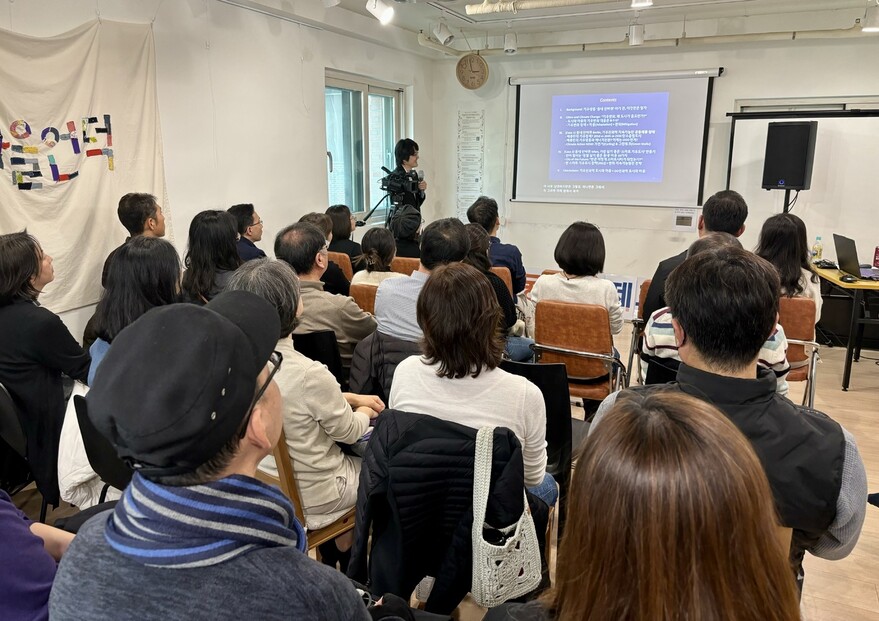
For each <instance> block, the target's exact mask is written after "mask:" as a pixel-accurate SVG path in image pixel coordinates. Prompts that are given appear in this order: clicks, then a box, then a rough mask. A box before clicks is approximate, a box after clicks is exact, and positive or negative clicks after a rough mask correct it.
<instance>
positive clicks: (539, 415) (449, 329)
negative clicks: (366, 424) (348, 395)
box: [388, 263, 558, 505]
mask: <svg viewBox="0 0 879 621" xmlns="http://www.w3.org/2000/svg"><path fill="white" fill-rule="evenodd" d="M417 316H418V325H419V326H420V327H421V329H422V331H423V332H424V338H423V340H422V342H421V348H422V353H423V356H420V357H416V356H412V357H409V358H407V359H406V360H404V361H403V362H401V363H400V364H399V366H397V370H396V371H395V373H394V381H393V384H392V385H391V394H390V397H389V399H388V401H389V405H390V407H392V408H394V409H398V410H403V411H406V412H416V413H419V414H427V415H429V416H434V417H436V418H440V419H443V420H448V421H452V422H455V423H460V424H461V425H466V426H468V427H472V428H474V429H479V428H481V427H486V426H489V427H506V428H507V429H510V430H512V431H513V433H515V434H516V437H517V438H518V439H519V442H520V443H521V444H522V457H523V461H524V466H525V485H526V486H527V487H528V491H530V492H531V493H532V494H534V495H535V496H537V497H538V498H540V499H541V500H543V501H545V502H546V503H547V504H548V505H552V504H554V503H555V501H556V499H557V498H558V488H557V486H556V483H555V480H554V479H553V478H552V476H551V475H549V474H547V473H546V406H545V405H544V401H543V396H542V394H541V392H540V389H538V388H537V386H535V385H534V384H532V383H531V382H529V381H528V380H526V379H525V378H523V377H520V376H518V375H512V374H511V373H507V372H506V371H504V370H502V369H500V368H498V366H499V365H500V363H501V357H502V354H503V351H504V338H503V335H502V333H501V317H502V312H501V309H500V306H499V305H498V302H497V296H496V295H495V293H494V290H493V289H492V288H491V285H490V284H489V282H488V279H486V278H485V276H483V275H482V274H481V273H480V272H479V271H478V270H477V269H476V268H474V267H472V266H470V265H466V264H464V263H452V264H449V265H445V266H442V267H438V268H436V269H435V270H433V272H431V275H430V278H428V279H427V282H426V283H425V285H424V288H423V289H422V290H421V294H420V295H419V296H418V304H417Z"/></svg>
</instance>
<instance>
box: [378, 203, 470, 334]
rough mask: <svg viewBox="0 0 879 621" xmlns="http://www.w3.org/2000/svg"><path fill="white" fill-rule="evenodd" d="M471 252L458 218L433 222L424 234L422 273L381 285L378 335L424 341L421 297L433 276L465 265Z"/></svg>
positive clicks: (413, 273)
mask: <svg viewBox="0 0 879 621" xmlns="http://www.w3.org/2000/svg"><path fill="white" fill-rule="evenodd" d="M469 249H470V241H469V238H468V237H467V231H466V230H465V229H464V224H463V223H462V222H461V221H460V220H458V219H457V218H443V219H442V220H436V221H435V222H431V223H430V224H428V225H427V227H426V228H425V229H424V232H423V233H422V234H421V258H420V261H419V264H418V270H416V271H414V272H412V275H411V276H408V277H406V278H392V279H390V280H386V281H385V282H383V283H381V284H380V285H379V287H378V291H376V293H375V318H376V319H377V320H378V331H379V332H381V333H382V334H385V335H387V336H393V337H394V338H398V339H402V340H404V341H417V340H418V339H420V338H421V327H420V326H419V324H418V318H417V317H416V313H415V305H416V302H417V301H418V294H419V293H421V288H422V287H423V286H424V283H425V282H427V279H428V277H429V276H430V273H431V272H432V271H433V270H434V269H436V268H437V267H439V266H440V265H445V264H447V263H454V262H457V261H463V260H464V257H466V256H467V251H468V250H469Z"/></svg>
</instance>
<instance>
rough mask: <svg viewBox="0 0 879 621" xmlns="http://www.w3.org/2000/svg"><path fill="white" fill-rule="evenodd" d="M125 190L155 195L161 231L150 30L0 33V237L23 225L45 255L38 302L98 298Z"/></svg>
mask: <svg viewBox="0 0 879 621" xmlns="http://www.w3.org/2000/svg"><path fill="white" fill-rule="evenodd" d="M128 192H147V193H150V194H153V195H155V196H156V197H157V199H158V200H159V203H160V204H161V205H162V207H163V210H164V212H165V215H166V218H167V220H166V222H168V223H169V224H170V220H171V218H170V206H169V205H168V201H167V196H166V190H165V175H164V170H163V166H162V140H161V129H160V125H159V109H158V101H157V98H156V59H155V47H154V43H153V33H152V29H151V27H150V25H149V24H146V25H144V24H124V23H117V22H108V21H106V20H103V21H100V22H98V21H95V22H91V23H88V24H84V25H83V26H80V27H79V28H76V29H75V30H72V31H70V32H67V33H64V34H61V35H58V36H55V37H50V38H45V39H44V38H36V37H28V36H24V35H20V34H16V33H12V32H8V31H2V30H0V233H10V232H14V231H20V230H22V229H24V228H27V230H28V232H29V233H31V234H32V235H34V236H35V237H36V238H37V239H38V240H39V242H40V244H41V245H42V247H43V249H44V250H45V252H47V253H49V254H50V255H51V256H52V257H53V258H54V260H55V264H54V265H55V282H53V283H52V284H50V285H49V286H48V287H46V289H45V291H44V293H43V295H41V296H40V302H41V303H42V304H44V305H45V306H47V307H48V308H50V309H52V310H53V311H55V312H62V311H65V310H70V309H73V308H78V307H81V306H85V305H87V304H92V303H94V302H96V301H97V300H98V298H99V297H100V293H101V282H100V275H101V267H102V266H103V263H104V259H105V258H106V256H107V254H109V252H110V251H111V250H112V249H113V248H115V247H116V246H118V245H119V244H121V243H122V241H123V240H124V239H125V237H126V235H127V233H126V231H125V229H124V228H123V227H122V225H121V224H120V223H119V219H118V218H117V216H116V207H117V205H118V202H119V198H120V197H121V196H122V195H124V194H126V193H128ZM169 232H170V231H169Z"/></svg>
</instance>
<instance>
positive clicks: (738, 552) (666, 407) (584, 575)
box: [485, 392, 800, 621]
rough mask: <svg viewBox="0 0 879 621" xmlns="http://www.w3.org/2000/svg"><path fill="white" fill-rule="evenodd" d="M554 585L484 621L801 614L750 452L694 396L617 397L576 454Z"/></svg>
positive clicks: (741, 620)
mask: <svg viewBox="0 0 879 621" xmlns="http://www.w3.org/2000/svg"><path fill="white" fill-rule="evenodd" d="M568 502H569V503H570V505H569V506H570V512H569V513H568V516H569V517H568V521H567V524H566V526H565V537H564V539H563V540H562V542H561V545H560V546H559V554H558V564H557V565H556V581H555V585H554V586H553V588H552V589H550V590H549V591H548V592H547V593H545V594H544V595H543V597H541V598H540V600H537V601H533V602H529V603H527V604H506V605H504V606H502V607H500V608H496V609H494V610H491V611H490V612H489V613H488V614H487V615H486V616H485V621H513V620H516V621H551V620H556V619H558V620H562V619H565V620H568V619H571V620H573V619H628V620H632V621H654V620H656V619H724V620H725V621H769V620H772V621H799V619H800V611H799V602H798V601H797V592H796V588H795V587H794V583H793V581H792V580H791V575H790V568H789V565H788V562H787V548H786V547H785V546H784V545H783V544H782V543H781V539H780V534H779V528H778V526H777V524H776V521H775V519H776V518H775V507H774V506H773V502H772V494H771V491H770V488H769V485H768V483H767V480H766V475H765V474H764V473H763V468H762V466H761V465H760V461H759V460H758V458H757V455H755V454H754V450H753V449H752V448H751V446H750V445H749V443H748V441H747V440H746V439H745V438H744V437H742V434H741V433H739V431H738V430H737V429H736V428H735V426H734V425H732V424H731V423H730V422H729V421H728V420H727V419H726V418H725V417H724V416H723V414H722V413H720V412H719V411H718V410H717V409H716V408H714V407H712V406H711V405H709V404H707V403H705V402H703V401H700V400H699V399H696V398H694V397H691V396H687V395H682V394H675V393H656V394H645V393H637V392H632V393H628V394H627V395H626V396H625V397H621V398H619V399H618V400H617V403H616V405H615V406H614V407H613V409H612V410H610V411H609V412H608V413H607V415H606V416H605V418H604V420H603V421H602V423H601V425H600V426H598V427H597V428H596V431H595V433H593V434H591V435H590V436H589V439H588V440H587V441H586V442H585V443H584V446H583V448H582V450H581V452H580V455H579V456H578V457H577V468H576V469H575V470H574V476H573V481H572V482H571V491H570V492H569V496H568Z"/></svg>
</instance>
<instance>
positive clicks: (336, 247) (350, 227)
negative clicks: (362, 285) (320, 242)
mask: <svg viewBox="0 0 879 621" xmlns="http://www.w3.org/2000/svg"><path fill="white" fill-rule="evenodd" d="M327 215H328V216H329V217H330V219H331V220H332V221H333V236H332V238H331V239H330V247H329V248H328V249H327V250H329V251H330V252H342V253H344V254H347V255H348V257H349V258H350V259H351V266H352V267H353V269H354V271H355V272H359V271H360V270H362V269H363V265H361V264H359V263H358V262H357V258H358V257H359V256H360V255H361V254H363V250H362V249H361V247H360V244H358V243H357V242H356V241H354V240H352V239H351V233H353V232H354V229H356V228H357V219H356V218H355V217H354V216H352V215H351V210H350V209H348V206H347V205H333V206H332V207H330V208H329V209H327Z"/></svg>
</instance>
